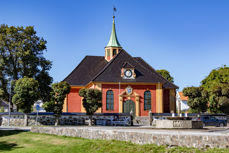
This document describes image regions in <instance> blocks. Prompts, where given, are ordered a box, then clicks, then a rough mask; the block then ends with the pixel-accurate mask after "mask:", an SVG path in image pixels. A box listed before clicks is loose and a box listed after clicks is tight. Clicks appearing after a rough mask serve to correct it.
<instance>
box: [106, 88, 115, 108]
mask: <svg viewBox="0 0 229 153" xmlns="http://www.w3.org/2000/svg"><path fill="white" fill-rule="evenodd" d="M106 109H107V110H113V109H114V94H113V91H112V90H108V91H107V95H106Z"/></svg>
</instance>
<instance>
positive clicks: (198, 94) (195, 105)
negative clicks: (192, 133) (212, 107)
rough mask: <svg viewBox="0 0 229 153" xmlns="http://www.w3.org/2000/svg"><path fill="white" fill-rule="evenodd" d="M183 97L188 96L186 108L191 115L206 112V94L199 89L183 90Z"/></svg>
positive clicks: (188, 88) (189, 88)
mask: <svg viewBox="0 0 229 153" xmlns="http://www.w3.org/2000/svg"><path fill="white" fill-rule="evenodd" d="M183 94H184V96H188V106H189V107H190V108H191V111H192V112H193V113H200V112H206V110H207V103H208V99H207V96H208V94H207V92H206V91H205V90H204V89H203V88H201V87H187V88H184V89H183Z"/></svg>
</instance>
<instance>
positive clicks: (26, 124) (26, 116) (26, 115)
mask: <svg viewBox="0 0 229 153" xmlns="http://www.w3.org/2000/svg"><path fill="white" fill-rule="evenodd" d="M24 116H25V118H24V126H28V114H27V113H25V115H24Z"/></svg>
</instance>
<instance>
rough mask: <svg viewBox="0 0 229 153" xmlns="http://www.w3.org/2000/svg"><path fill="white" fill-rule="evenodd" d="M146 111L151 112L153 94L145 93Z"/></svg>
mask: <svg viewBox="0 0 229 153" xmlns="http://www.w3.org/2000/svg"><path fill="white" fill-rule="evenodd" d="M144 110H151V93H150V91H145V93H144Z"/></svg>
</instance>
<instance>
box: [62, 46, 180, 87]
mask: <svg viewBox="0 0 229 153" xmlns="http://www.w3.org/2000/svg"><path fill="white" fill-rule="evenodd" d="M123 67H126V68H127V67H128V68H134V70H135V73H136V78H135V79H123V78H122V77H121V73H120V72H121V69H122V68H123ZM64 81H67V82H68V83H69V84H70V85H73V86H74V85H77V86H84V85H86V84H88V83H89V82H90V81H95V82H139V83H158V82H160V83H163V87H164V88H178V87H177V86H176V85H174V84H172V83H170V82H169V81H168V80H166V79H165V78H163V77H162V76H161V75H160V74H158V73H157V72H156V71H155V70H154V69H153V68H152V67H151V66H150V65H149V64H147V63H146V62H145V61H144V60H143V59H142V58H140V57H135V58H134V57H132V56H131V55H129V54H128V53H127V52H126V51H125V50H121V51H120V52H119V53H118V54H117V55H116V56H115V57H114V58H113V59H112V60H110V61H109V62H107V61H106V60H105V58H104V57H103V56H86V57H85V58H84V59H83V60H82V62H81V63H80V64H79V65H78V66H77V67H76V68H75V69H74V70H73V71H72V73H70V74H69V75H68V76H67V77H66V78H65V79H64Z"/></svg>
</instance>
